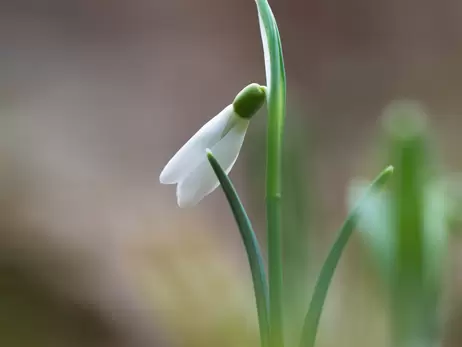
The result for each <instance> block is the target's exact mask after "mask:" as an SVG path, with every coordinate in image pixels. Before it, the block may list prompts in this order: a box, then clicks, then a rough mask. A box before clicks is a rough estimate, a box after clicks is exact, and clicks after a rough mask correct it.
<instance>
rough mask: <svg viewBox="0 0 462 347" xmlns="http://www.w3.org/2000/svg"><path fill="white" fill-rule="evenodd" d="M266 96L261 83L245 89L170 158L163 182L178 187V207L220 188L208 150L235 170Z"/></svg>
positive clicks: (225, 166) (222, 163)
mask: <svg viewBox="0 0 462 347" xmlns="http://www.w3.org/2000/svg"><path fill="white" fill-rule="evenodd" d="M265 95H266V93H265V87H262V86H260V85H258V84H255V83H253V84H250V85H248V86H247V87H245V88H244V89H243V90H242V91H241V92H240V93H239V94H238V95H237V96H236V98H235V99H234V102H233V103H232V104H231V105H228V106H226V107H225V108H224V110H223V111H221V112H220V113H219V114H218V115H216V116H215V117H213V118H212V119H211V120H210V121H208V122H207V123H206V124H205V125H204V126H203V127H202V128H200V129H199V131H198V132H197V133H196V134H194V135H193V137H191V139H189V141H188V142H186V144H185V145H183V147H181V148H180V150H179V151H178V152H177V153H176V154H175V155H174V156H173V157H172V159H170V161H169V162H168V163H167V165H166V166H165V168H164V169H163V171H162V173H161V174H160V182H161V183H163V184H177V188H176V196H177V201H178V206H180V207H187V206H193V205H195V204H197V203H198V202H199V201H200V200H202V199H203V198H204V197H205V196H206V195H208V194H210V193H211V192H213V191H214V190H215V189H216V188H217V187H218V186H219V182H218V179H217V177H216V176H215V173H214V172H213V170H212V168H211V166H210V163H209V162H208V160H207V155H206V150H207V149H210V150H211V151H212V152H213V154H214V156H215V158H216V159H217V161H218V162H219V163H220V165H221V166H222V168H223V170H224V171H225V172H226V173H229V171H231V168H232V167H233V165H234V163H235V162H236V159H237V157H238V155H239V151H240V149H241V147H242V143H243V142H244V137H245V134H246V131H247V127H248V125H249V122H250V118H252V116H253V115H254V114H255V113H256V112H257V111H258V110H259V109H260V108H261V106H262V105H263V104H264V102H265V98H266V96H265Z"/></svg>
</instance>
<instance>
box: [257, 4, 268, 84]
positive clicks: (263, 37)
mask: <svg viewBox="0 0 462 347" xmlns="http://www.w3.org/2000/svg"><path fill="white" fill-rule="evenodd" d="M258 22H259V23H260V33H261V41H262V44H263V55H264V58H265V73H266V87H267V88H268V90H269V89H270V87H271V59H270V53H269V46H268V35H267V34H266V29H265V25H264V24H263V21H262V19H261V14H260V9H258Z"/></svg>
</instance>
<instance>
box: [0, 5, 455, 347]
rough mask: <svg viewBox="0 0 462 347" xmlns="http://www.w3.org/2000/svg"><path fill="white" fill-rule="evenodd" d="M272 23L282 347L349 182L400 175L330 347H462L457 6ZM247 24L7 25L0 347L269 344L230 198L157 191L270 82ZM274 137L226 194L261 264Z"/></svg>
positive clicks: (295, 10) (97, 11)
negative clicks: (195, 142) (195, 146)
mask: <svg viewBox="0 0 462 347" xmlns="http://www.w3.org/2000/svg"><path fill="white" fill-rule="evenodd" d="M271 5H272V7H273V11H274V13H275V15H276V18H277V20H278V23H279V28H280V31H281V36H282V41H283V46H284V53H285V60H286V70H287V80H288V107H289V112H288V121H287V122H288V124H287V132H286V133H287V136H286V139H287V143H286V158H287V160H288V162H287V164H286V165H285V170H286V180H287V184H286V186H285V196H286V203H285V212H284V213H285V221H284V225H285V229H284V230H285V235H284V237H285V239H286V242H285V244H284V248H285V256H284V257H285V261H286V263H285V264H286V272H285V280H286V294H287V316H288V317H287V319H286V321H287V322H288V327H287V334H286V335H287V339H288V341H289V342H290V343H292V342H294V341H296V340H297V333H298V330H299V325H300V319H301V318H302V316H303V312H304V311H305V309H306V306H307V302H308V300H309V296H310V294H311V291H312V287H313V281H314V279H315V278H316V274H317V273H318V271H319V269H320V266H321V264H322V261H323V259H324V258H325V256H326V254H327V252H328V249H329V245H330V244H331V243H332V242H333V240H334V238H335V230H336V229H337V228H338V227H339V226H340V224H341V223H342V221H343V218H344V217H345V215H346V213H347V210H348V207H349V202H351V201H352V200H354V198H352V196H353V195H354V194H353V193H352V191H357V190H358V189H360V186H361V184H358V181H357V180H356V178H357V177H365V178H366V182H367V181H368V180H370V179H372V177H373V176H375V175H376V174H377V173H378V172H379V170H381V169H382V168H383V167H384V166H385V165H388V164H393V165H395V166H396V168H397V176H396V177H395V178H394V180H395V181H394V183H392V184H391V185H390V189H389V191H387V192H386V193H387V194H385V195H384V196H383V197H382V198H377V199H378V200H377V201H371V202H370V204H368V206H369V207H370V210H368V212H367V213H365V217H364V221H363V225H362V227H361V229H364V230H363V231H361V233H359V234H358V233H357V234H354V236H353V238H352V241H351V243H350V244H349V246H348V249H347V251H346V253H345V254H344V257H343V258H342V260H341V264H340V267H339V269H338V272H337V273H336V276H335V279H334V282H333V286H332V288H331V290H330V292H329V295H328V298H327V303H326V309H325V311H324V314H323V317H322V321H321V327H320V329H321V330H320V333H319V339H318V345H319V346H336V345H338V344H339V343H341V345H342V346H345V347H346V346H370V345H371V344H373V345H374V346H390V345H392V346H411V345H412V346H425V345H428V346H434V345H441V346H460V345H461V344H462V333H461V332H460V330H459V327H460V325H461V324H462V276H461V271H462V257H461V255H460V254H462V253H461V247H462V240H461V239H460V237H459V236H458V234H457V229H458V224H459V222H460V220H459V219H458V218H457V215H458V213H457V211H458V207H459V204H458V201H459V193H461V192H462V189H460V187H462V186H461V185H459V184H458V182H459V181H458V178H457V175H456V174H455V173H457V172H458V171H460V170H461V169H462V158H461V157H460V152H459V147H460V146H461V145H462V140H461V139H460V128H461V126H462V123H461V119H460V116H459V115H460V114H462V99H461V97H460V91H461V90H462V68H461V65H460V64H461V63H460V62H461V61H462V3H461V2H460V1H457V0H440V1H436V0H420V1H417V0H387V1H385V0H374V1H371V0H348V1H344V0H343V1H342V0H328V1H326V0H323V1H321V0H309V1H301V0H284V1H283V0H273V1H271ZM256 18H257V17H256V9H255V5H254V2H253V1H251V0H221V1H212V0H194V1H190V0H168V1H159V0H131V1H128V0H112V1H107V0H16V1H8V0H7V1H2V2H1V3H0V47H1V48H0V71H1V75H0V76H1V77H0V345H1V346H11V347H17V346H18V347H22V346H24V347H28V346H38V347H40V346H44V347H45V346H46V347H54V346H89V347H92V346H95V347H103V346H114V347H119V346H120V347H128V346H133V347H145V346H216V345H220V346H230V347H231V346H240V347H242V346H256V345H257V344H258V336H257V334H258V330H257V323H256V313H255V308H254V299H253V293H252V285H251V283H250V276H249V271H248V269H247V264H246V258H245V254H244V251H243V249H242V246H241V241H240V239H239V234H238V232H237V229H236V227H235V224H234V221H233V218H232V215H231V213H230V211H229V210H228V207H227V204H226V201H225V199H224V197H223V195H222V194H221V192H220V191H219V190H217V191H216V192H215V193H213V194H212V195H211V196H210V197H208V198H207V199H205V200H204V201H203V202H202V203H201V204H200V205H198V206H197V207H195V208H192V209H187V210H181V209H179V208H178V207H177V206H176V198H175V193H174V187H173V186H161V185H160V184H159V181H158V176H159V174H160V171H161V170H162V168H163V166H164V165H165V164H166V162H167V161H168V159H169V158H170V157H171V155H172V154H173V153H174V152H175V151H176V150H177V149H178V148H179V147H180V146H181V145H182V144H183V143H184V142H185V140H187V139H188V138H189V137H190V136H191V135H192V134H193V133H194V132H195V131H196V130H197V129H198V128H199V127H200V126H201V125H202V124H203V123H204V122H205V121H207V120H208V119H210V118H211V117H212V116H214V115H215V114H217V112H218V111H220V110H221V109H222V108H223V107H224V106H225V105H227V104H229V103H230V102H231V101H232V98H233V97H234V96H235V95H236V93H237V92H238V91H239V90H240V89H241V88H242V87H243V86H245V85H247V84H248V83H250V82H259V83H263V82H264V67H263V65H262V61H263V60H262V59H263V56H262V55H263V54H262V49H261V43H260V36H259V29H258V22H257V19H256ZM396 100H414V101H418V102H420V103H421V104H420V105H417V104H415V103H414V102H413V103H410V104H409V103H403V102H398V103H396ZM390 104H391V106H390ZM384 110H385V111H384ZM403 110H404V111H403ZM425 119H426V120H425ZM264 131H265V113H264V112H261V113H260V115H259V117H258V119H256V120H255V122H252V125H251V128H250V130H249V134H248V135H249V136H248V137H247V139H246V142H245V144H244V147H243V151H242V156H241V157H240V158H241V160H239V161H238V162H237V164H236V167H235V169H234V170H233V172H232V174H231V178H232V179H233V181H234V182H235V185H236V187H237V189H238V191H239V192H240V194H241V195H242V198H243V201H244V203H245V206H246V207H247V208H248V212H249V214H250V217H251V219H252V220H253V222H254V224H255V227H256V229H257V231H258V236H259V238H260V240H261V242H262V244H264V243H265V235H264V227H265V222H264V194H263V187H264V178H263V173H264V159H265V153H264V141H265V138H264ZM430 157H431V158H432V159H431V160H430ZM430 162H431V163H434V164H430ZM430 166H431V168H430ZM400 168H401V169H402V170H401V171H399V169H400ZM400 172H401V173H400ZM422 172H424V174H422ZM416 183H419V184H416ZM422 187H423V188H422ZM421 188H422V189H421ZM427 188H428V189H427ZM423 190H424V191H425V192H423ZM428 192H436V193H435V194H436V195H432V194H433V193H428ZM435 196H436V197H435ZM461 196H462V195H461ZM382 205H386V207H383V206H382ZM381 206H382V207H383V211H386V212H384V213H383V214H382V213H381V212H380V211H382V209H381ZM461 206H462V205H461ZM387 213H388V214H387ZM367 216H373V218H372V217H371V218H369V219H368V218H367ZM384 217H385V218H384ZM380 228H381V229H384V230H382V231H384V233H382V234H380V235H382V239H380V240H378V241H377V235H379V232H374V230H375V229H380ZM366 229H367V230H366ZM370 230H372V231H371V232H370V233H368V231H370ZM371 235H372V236H371ZM383 235H385V237H383ZM386 235H395V237H394V238H390V237H388V236H386ZM409 235H410V236H409ZM429 235H430V236H429ZM435 235H436V236H435ZM391 239H392V240H391ZM435 240H436V241H435ZM429 245H430V246H429ZM435 245H437V246H435ZM390 255H391V256H390ZM422 307H425V310H423V311H421V310H420V308H422ZM403 312H405V313H406V314H402V313H403ZM399 317H401V318H399ZM413 317H414V318H413ZM416 317H425V319H423V320H422V322H421V321H420V320H419V319H416ZM416 321H419V322H417V323H414V324H407V323H409V322H416ZM416 326H417V327H416ZM426 332H428V333H429V334H428V335H429V336H427V335H426ZM420 339H421V340H422V341H423V340H425V342H422V341H420ZM416 340H418V341H420V342H415V341H416ZM393 341H394V342H393ZM410 341H411V342H410Z"/></svg>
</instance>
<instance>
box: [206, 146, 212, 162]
mask: <svg viewBox="0 0 462 347" xmlns="http://www.w3.org/2000/svg"><path fill="white" fill-rule="evenodd" d="M205 153H206V154H207V158H208V159H213V158H214V156H213V153H212V151H211V150H210V148H206V149H205Z"/></svg>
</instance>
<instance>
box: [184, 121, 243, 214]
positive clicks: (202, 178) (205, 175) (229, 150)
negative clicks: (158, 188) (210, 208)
mask: <svg viewBox="0 0 462 347" xmlns="http://www.w3.org/2000/svg"><path fill="white" fill-rule="evenodd" d="M237 117H238V116H237ZM248 125H249V121H248V120H245V119H242V118H240V117H239V118H238V120H237V122H236V123H235V125H234V126H233V127H232V128H231V130H230V131H229V132H228V133H227V134H226V136H225V137H223V139H221V140H220V141H219V142H218V143H217V144H216V145H215V146H213V147H211V148H210V150H211V151H212V153H213V155H214V156H215V158H216V159H217V161H218V162H219V163H220V165H221V167H222V168H223V170H224V171H225V172H226V173H229V171H231V169H232V167H233V165H234V163H235V162H236V159H237V157H238V155H239V151H240V150H241V147H242V143H243V142H244V137H245V133H246V131H247V127H248ZM218 186H219V182H218V179H217V177H216V176H215V173H214V172H213V170H212V167H211V166H210V163H209V162H208V160H207V155H206V152H205V150H204V151H203V152H202V161H201V163H200V164H199V166H197V167H196V168H195V169H194V170H193V171H192V172H191V174H190V175H189V176H188V177H186V178H185V179H184V180H183V181H181V182H180V183H179V184H178V186H177V191H176V195H177V199H178V206H180V207H188V206H193V205H196V204H197V203H198V202H199V201H201V200H202V199H203V198H204V197H205V196H206V195H208V194H210V193H211V192H213V191H214V190H215V189H216V188H217V187H218Z"/></svg>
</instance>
